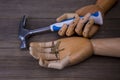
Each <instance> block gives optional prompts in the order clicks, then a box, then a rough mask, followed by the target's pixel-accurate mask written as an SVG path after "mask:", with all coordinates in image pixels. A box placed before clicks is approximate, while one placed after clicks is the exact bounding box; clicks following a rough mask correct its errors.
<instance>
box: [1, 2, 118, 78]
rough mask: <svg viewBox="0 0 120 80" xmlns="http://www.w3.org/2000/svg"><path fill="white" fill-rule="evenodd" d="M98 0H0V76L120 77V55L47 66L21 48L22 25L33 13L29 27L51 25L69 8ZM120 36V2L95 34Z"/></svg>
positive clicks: (43, 37) (54, 35)
mask: <svg viewBox="0 0 120 80" xmlns="http://www.w3.org/2000/svg"><path fill="white" fill-rule="evenodd" d="M118 1H119V0H118ZM95 2H96V0H0V80H48V79H49V80H55V79H57V80H63V79H64V80H74V79H75V80H120V58H112V57H103V56H93V57H91V58H90V59H88V60H86V61H84V62H82V63H80V64H78V65H75V66H72V67H69V68H66V69H63V70H61V71H59V70H54V69H45V68H42V67H40V66H39V64H38V61H37V60H35V59H33V58H32V56H30V55H29V52H28V51H21V50H20V48H19V46H20V42H19V40H18V25H19V21H20V19H21V18H22V16H23V15H27V16H29V19H28V25H27V26H28V27H29V28H30V29H35V28H38V27H44V26H48V25H49V24H51V23H54V22H55V19H56V18H57V17H58V16H60V15H62V14H63V13H66V12H74V11H75V10H77V9H79V8H81V7H83V6H85V5H89V4H94V3H95ZM109 37H120V2H118V3H117V4H116V5H115V6H114V7H113V8H112V9H111V10H110V11H109V12H108V13H107V15H106V16H105V18H104V25H103V26H102V27H100V30H99V32H98V33H97V34H96V35H95V36H94V37H93V38H109ZM58 38H60V37H59V36H58V35H57V33H56V32H54V33H44V34H39V35H36V36H33V37H32V38H31V39H30V40H29V41H51V40H56V39H58Z"/></svg>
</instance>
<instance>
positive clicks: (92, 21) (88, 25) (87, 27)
mask: <svg viewBox="0 0 120 80" xmlns="http://www.w3.org/2000/svg"><path fill="white" fill-rule="evenodd" d="M93 24H94V19H92V18H91V19H90V20H89V21H88V22H87V24H86V25H85V27H84V30H83V36H84V37H89V32H90V30H91V27H92V26H93Z"/></svg>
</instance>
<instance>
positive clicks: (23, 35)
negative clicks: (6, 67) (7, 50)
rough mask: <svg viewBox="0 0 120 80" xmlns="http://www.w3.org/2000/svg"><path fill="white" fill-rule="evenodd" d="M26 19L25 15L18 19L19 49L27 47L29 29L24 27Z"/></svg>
mask: <svg viewBox="0 0 120 80" xmlns="http://www.w3.org/2000/svg"><path fill="white" fill-rule="evenodd" d="M26 21H27V18H26V16H25V15H24V16H23V18H22V20H21V21H20V24H19V32H18V37H19V39H20V41H21V45H20V48H21V49H25V48H27V43H26V42H27V40H26V39H27V38H28V37H29V36H28V34H29V30H28V29H25V27H26Z"/></svg>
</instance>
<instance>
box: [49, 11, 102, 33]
mask: <svg viewBox="0 0 120 80" xmlns="http://www.w3.org/2000/svg"><path fill="white" fill-rule="evenodd" d="M80 18H83V16H80ZM90 18H93V19H94V21H95V24H98V25H102V24H103V19H102V14H101V12H100V11H97V12H95V13H93V14H91V16H90ZM73 20H74V18H70V19H67V20H64V21H62V22H59V23H54V24H52V25H50V29H51V31H59V30H60V29H61V27H62V26H63V25H64V24H67V25H69V24H70V23H71V22H72V21H73Z"/></svg>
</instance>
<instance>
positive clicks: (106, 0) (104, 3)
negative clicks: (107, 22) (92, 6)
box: [96, 0, 117, 13]
mask: <svg viewBox="0 0 120 80" xmlns="http://www.w3.org/2000/svg"><path fill="white" fill-rule="evenodd" d="M116 2H117V0H97V2H96V5H97V6H99V7H100V8H101V9H102V10H103V13H106V12H107V11H108V10H109V9H110V8H111V7H112V6H113V5H114V4H115V3H116Z"/></svg>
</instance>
